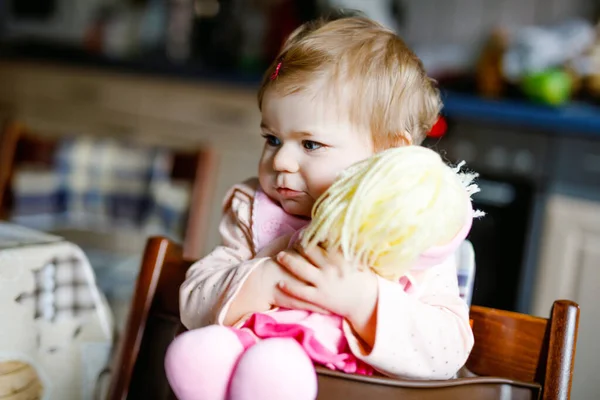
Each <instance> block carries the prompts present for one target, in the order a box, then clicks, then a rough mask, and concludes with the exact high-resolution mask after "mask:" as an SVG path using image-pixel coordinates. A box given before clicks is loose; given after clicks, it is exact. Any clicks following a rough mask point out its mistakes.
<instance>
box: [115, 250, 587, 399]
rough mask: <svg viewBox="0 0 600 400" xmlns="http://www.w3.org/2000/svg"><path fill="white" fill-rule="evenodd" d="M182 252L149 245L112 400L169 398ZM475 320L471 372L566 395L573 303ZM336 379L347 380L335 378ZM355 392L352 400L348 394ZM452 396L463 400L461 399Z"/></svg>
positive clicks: (376, 385)
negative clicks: (167, 357)
mask: <svg viewBox="0 0 600 400" xmlns="http://www.w3.org/2000/svg"><path fill="white" fill-rule="evenodd" d="M182 254H183V253H182V249H181V247H180V246H178V245H176V244H174V243H172V242H171V241H169V240H168V239H165V238H151V239H150V240H149V241H148V244H147V246H146V252H145V254H144V259H143V265H142V268H141V272H140V275H139V278H138V282H137V286H136V290H135V293H134V298H133V306H132V312H131V314H130V316H129V320H128V323H127V327H126V332H125V335H124V337H123V340H122V342H121V345H120V351H119V352H118V353H117V355H116V357H115V360H114V363H113V365H114V367H113V371H112V374H113V380H112V384H111V388H110V397H109V399H111V400H116V399H125V398H127V393H129V394H130V398H138V397H139V398H145V397H144V395H145V394H147V393H152V396H151V397H152V398H154V399H164V398H171V397H170V396H172V394H171V392H170V389H169V388H168V385H167V383H166V377H165V374H164V370H163V360H164V354H165V351H166V347H167V346H168V344H169V342H170V341H171V340H172V339H173V338H174V336H175V335H176V334H177V333H178V332H179V331H180V330H181V329H182V328H181V325H180V323H179V304H178V302H179V286H180V284H181V283H182V282H183V280H184V278H185V272H186V270H187V268H188V267H189V266H190V265H191V262H189V261H186V260H185V259H184V258H183V256H182ZM471 318H472V320H473V325H474V329H473V330H474V334H475V347H474V349H473V352H472V353H471V356H470V357H469V360H468V362H467V367H468V368H469V370H470V371H471V372H473V373H474V374H476V375H481V376H494V377H502V378H509V379H515V380H519V381H523V382H532V383H537V384H541V385H542V387H543V396H542V398H543V399H544V400H552V399H568V398H569V393H570V387H571V379H572V371H573V361H574V354H575V343H576V340H577V328H578V319H579V307H578V306H577V305H576V304H575V303H572V302H569V301H557V302H555V304H554V307H553V309H552V313H551V317H550V319H544V318H537V317H532V316H528V315H523V314H517V313H511V312H506V311H499V310H494V309H489V308H485V307H477V306H473V307H472V308H471ZM338 375H339V374H338ZM332 377H333V378H335V377H336V373H328V372H326V371H323V372H321V373H320V378H319V385H320V388H321V383H322V382H325V379H329V380H331V379H332ZM339 379H344V378H343V376H341V377H340V376H338V380H339ZM350 381H351V382H350ZM488 383H489V382H488ZM357 385H358V386H357ZM419 385H421V386H422V383H421V384H419V383H415V382H414V381H413V382H412V383H410V382H409V383H406V382H405V383H404V387H407V386H412V387H415V386H419ZM397 386H399V385H395V384H394V383H393V382H390V381H389V380H387V381H386V380H385V379H379V380H378V379H376V378H368V377H359V378H356V377H354V378H353V379H350V380H348V382H344V383H343V384H342V385H339V384H337V385H336V388H340V387H341V388H343V389H342V391H343V393H342V391H339V390H337V389H336V390H337V391H336V392H335V394H333V395H332V394H331V393H332V391H331V390H329V391H328V394H329V395H330V396H331V398H348V399H350V398H356V399H358V398H364V396H363V397H360V396H362V394H361V395H360V396H356V393H359V392H360V390H359V389H362V390H363V391H365V390H366V391H368V392H369V393H370V394H373V396H371V395H369V396H368V397H378V398H382V399H388V398H389V399H392V398H398V395H397V394H394V393H397V392H394V390H395V387H397ZM437 386H439V385H437ZM484 386H486V385H484ZM487 386H490V385H489V384H488V385H487ZM521 386H523V385H521ZM432 389H435V388H433V387H432ZM352 393H354V397H352V396H350V397H348V396H349V395H350V394H352ZM419 393H420V394H418V395H417V397H410V398H424V399H425V398H436V397H434V396H431V397H430V396H425V394H426V392H423V391H421V392H419ZM427 393H429V392H427ZM436 393H440V392H439V391H438V392H436ZM342 394H343V396H342ZM375 394H377V396H375ZM505 394H506V393H505ZM338 395H339V396H341V397H339V396H338ZM500 395H501V393H500V394H499V395H498V396H500ZM379 396H382V397H379ZM505 397H506V396H505ZM505 397H498V398H505ZM403 398H404V397H403ZM439 398H448V397H439ZM452 398H465V397H464V394H463V395H462V397H460V396H458V397H452ZM487 398H489V397H487ZM494 398H495V397H494ZM522 398H530V397H522Z"/></svg>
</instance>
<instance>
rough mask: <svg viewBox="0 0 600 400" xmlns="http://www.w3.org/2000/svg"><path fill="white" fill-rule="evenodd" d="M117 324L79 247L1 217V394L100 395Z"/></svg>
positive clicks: (62, 399) (63, 398)
mask: <svg viewBox="0 0 600 400" xmlns="http://www.w3.org/2000/svg"><path fill="white" fill-rule="evenodd" d="M113 331H114V323H113V319H112V315H111V313H110V310H109V308H108V306H107V305H106V301H105V299H104V297H103V296H102V295H101V293H100V292H99V290H98V288H97V286H96V283H95V277H94V273H93V270H92V268H91V266H90V264H89V261H88V259H87V257H86V256H85V254H84V253H83V251H81V249H80V248H79V247H78V246H76V245H74V244H73V243H70V242H68V241H66V240H64V239H63V238H61V237H58V236H54V235H48V234H45V233H42V232H38V231H34V230H31V229H27V228H23V227H20V226H16V225H13V224H9V223H5V222H0V398H3V396H6V395H7V394H8V393H13V396H16V397H10V398H15V399H18V398H41V399H56V400H71V399H72V400H80V399H90V400H91V399H94V398H97V397H96V396H97V395H98V392H101V391H102V390H103V388H104V387H105V384H106V382H105V381H104V380H105V379H104V378H105V377H106V369H107V365H108V363H109V357H110V353H111V348H112V343H113V336H114V335H113ZM15 391H17V392H21V395H23V396H24V397H19V396H17V395H16V394H15V393H14V392H15ZM36 394H37V397H36Z"/></svg>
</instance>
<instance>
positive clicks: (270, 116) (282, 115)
mask: <svg viewBox="0 0 600 400" xmlns="http://www.w3.org/2000/svg"><path fill="white" fill-rule="evenodd" d="M337 108H338V107H336V106H335V105H333V106H332V105H331V104H329V105H328V104H326V101H324V100H320V99H318V98H317V99H315V98H314V97H313V96H311V95H310V94H305V93H298V94H292V95H288V96H280V95H278V94H277V93H276V92H274V91H273V90H268V91H267V92H266V93H265V96H264V97H263V103H262V124H261V129H262V134H263V136H264V137H265V147H264V150H263V153H262V157H261V160H260V165H259V180H260V185H261V188H262V189H263V191H264V192H265V193H266V194H267V195H269V196H270V197H271V198H272V199H274V200H275V201H277V202H279V203H280V204H281V206H282V207H283V209H284V210H285V211H286V212H288V213H290V214H293V215H299V216H305V217H309V216H310V213H311V210H312V207H313V205H314V203H315V201H316V200H317V198H319V196H320V195H321V194H323V193H324V192H325V191H326V190H327V189H328V188H329V186H331V184H332V183H333V181H334V180H335V179H336V177H337V176H338V174H339V173H340V172H341V171H342V170H344V169H345V168H347V167H349V166H350V165H352V164H354V163H355V162H358V161H361V160H363V159H365V158H367V157H369V156H371V155H373V153H374V149H373V143H372V140H371V133H370V132H369V131H368V130H361V129H358V128H356V127H354V126H353V125H352V124H351V123H350V121H349V118H348V117H347V116H342V115H340V113H339V112H337Z"/></svg>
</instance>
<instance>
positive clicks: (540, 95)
mask: <svg viewBox="0 0 600 400" xmlns="http://www.w3.org/2000/svg"><path fill="white" fill-rule="evenodd" d="M572 87H573V82H572V80H571V76H570V75H569V74H568V73H567V72H566V71H563V70H561V69H548V70H545V71H542V72H537V73H533V74H529V75H526V76H524V77H523V80H522V81H521V89H522V90H523V93H525V95H526V96H527V97H529V98H530V99H531V100H534V101H537V102H541V103H544V104H549V105H552V106H559V105H561V104H564V103H565V102H567V101H568V100H569V98H570V97H571V91H572Z"/></svg>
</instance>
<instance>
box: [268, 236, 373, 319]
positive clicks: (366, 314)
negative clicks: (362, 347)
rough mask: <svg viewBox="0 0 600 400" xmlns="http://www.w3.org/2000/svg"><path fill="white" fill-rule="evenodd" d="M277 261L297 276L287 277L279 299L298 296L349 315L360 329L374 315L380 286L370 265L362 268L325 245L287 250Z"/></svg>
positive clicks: (280, 285)
mask: <svg viewBox="0 0 600 400" xmlns="http://www.w3.org/2000/svg"><path fill="white" fill-rule="evenodd" d="M276 259H277V261H278V262H279V263H280V264H281V265H282V266H283V267H284V268H285V269H286V270H287V271H289V272H290V273H291V274H292V275H293V276H294V277H295V278H296V279H283V280H282V281H281V282H280V283H279V288H280V289H281V291H282V292H283V293H282V295H280V296H278V297H277V298H276V302H278V303H283V304H280V305H281V306H284V307H285V303H286V302H288V301H292V300H294V299H297V300H299V301H302V302H305V303H309V304H314V305H315V306H318V307H321V308H324V309H325V310H328V311H330V312H332V313H334V314H337V315H340V316H342V317H344V318H346V319H347V320H348V321H349V322H350V323H351V324H352V325H353V327H354V328H355V329H356V330H360V328H359V326H362V325H367V324H368V323H369V321H370V320H371V319H372V318H373V317H374V313H375V308H376V305H377V295H378V286H377V278H376V276H375V274H374V273H373V272H372V271H371V270H370V269H369V268H364V267H363V268H358V266H356V265H353V264H352V263H350V262H349V261H347V260H345V259H344V257H343V255H342V253H341V252H340V251H336V252H330V253H328V252H327V251H325V250H324V249H323V248H321V247H314V248H310V249H307V250H302V249H300V248H298V246H296V248H295V249H294V250H286V251H283V252H281V253H279V254H278V255H277V258H276Z"/></svg>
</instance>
